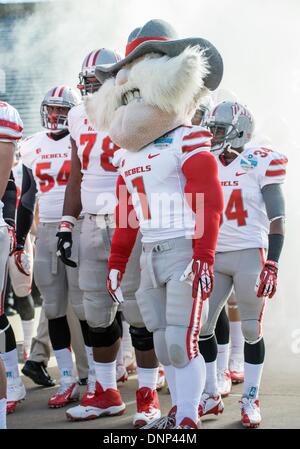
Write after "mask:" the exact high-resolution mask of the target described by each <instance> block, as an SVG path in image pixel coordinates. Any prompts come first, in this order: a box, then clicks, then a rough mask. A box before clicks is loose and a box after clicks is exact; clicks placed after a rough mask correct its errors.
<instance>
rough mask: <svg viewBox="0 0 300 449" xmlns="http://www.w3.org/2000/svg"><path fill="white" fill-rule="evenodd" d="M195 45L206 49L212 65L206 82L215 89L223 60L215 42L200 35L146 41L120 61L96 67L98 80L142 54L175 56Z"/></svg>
mask: <svg viewBox="0 0 300 449" xmlns="http://www.w3.org/2000/svg"><path fill="white" fill-rule="evenodd" d="M195 46H199V47H200V48H201V49H203V50H204V52H205V56H206V57H207V59H208V63H209V66H210V73H209V74H208V75H207V76H206V78H205V80H204V84H205V86H206V87H207V88H208V89H210V90H215V89H217V87H218V86H219V84H220V82H221V80H222V77H223V60H222V57H221V55H220V53H219V52H218V50H217V49H216V47H215V46H214V45H213V44H211V43H210V42H209V41H207V40H206V39H202V38H198V37H193V38H187V39H175V40H170V41H154V40H153V41H145V42H143V43H142V44H140V45H138V46H137V47H136V48H135V49H134V50H133V51H132V52H131V53H130V54H129V55H128V56H126V57H125V58H124V59H122V60H121V61H118V62H117V63H115V64H103V65H99V66H97V67H96V69H95V75H96V77H97V78H98V80H99V81H100V82H101V83H103V82H104V81H105V80H106V79H107V78H110V77H112V76H115V75H116V73H117V72H118V71H119V70H120V69H121V68H122V67H123V66H124V65H126V64H129V63H131V62H132V61H134V60H135V59H137V58H139V57H140V56H144V55H145V54H147V53H152V52H154V53H161V54H162V55H167V56H169V57H170V58H173V57H175V56H178V55H179V54H180V53H182V52H183V51H184V50H185V49H186V48H187V47H195Z"/></svg>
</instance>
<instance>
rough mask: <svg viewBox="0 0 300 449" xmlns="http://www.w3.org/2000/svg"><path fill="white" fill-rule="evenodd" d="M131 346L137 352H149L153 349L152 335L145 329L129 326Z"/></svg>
mask: <svg viewBox="0 0 300 449" xmlns="http://www.w3.org/2000/svg"><path fill="white" fill-rule="evenodd" d="M129 332H130V335H131V341H132V346H133V347H134V348H135V349H137V350H138V351H150V350H151V349H153V348H154V343H153V334H152V332H149V331H148V330H147V329H146V328H145V327H134V326H130V328H129Z"/></svg>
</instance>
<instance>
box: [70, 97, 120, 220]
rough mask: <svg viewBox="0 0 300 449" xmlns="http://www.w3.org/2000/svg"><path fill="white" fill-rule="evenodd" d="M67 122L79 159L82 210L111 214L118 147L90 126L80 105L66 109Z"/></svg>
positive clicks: (114, 198) (113, 202)
mask: <svg viewBox="0 0 300 449" xmlns="http://www.w3.org/2000/svg"><path fill="white" fill-rule="evenodd" d="M68 123H69V131H70V135H71V137H72V138H73V139H74V140H75V142H76V145H77V148H78V158H79V159H80V162H81V173H82V182H81V203H82V209H83V211H84V212H86V213H89V214H94V215H97V214H101V215H104V214H113V213H114V211H115V206H116V195H115V190H116V182H117V178H118V173H117V168H116V167H115V166H114V165H112V159H113V156H114V153H115V152H116V150H118V149H119V147H118V146H117V145H115V144H114V143H113V142H112V141H111V140H110V138H109V136H108V135H107V134H106V133H105V132H101V131H95V130H94V129H93V128H92V127H91V126H90V124H89V123H88V119H87V115H86V112H85V108H84V105H83V104H80V105H78V106H75V107H74V108H72V109H71V110H70V112H69V114H68Z"/></svg>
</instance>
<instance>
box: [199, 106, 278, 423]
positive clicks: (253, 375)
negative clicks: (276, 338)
mask: <svg viewBox="0 0 300 449" xmlns="http://www.w3.org/2000/svg"><path fill="white" fill-rule="evenodd" d="M207 124H208V127H209V129H210V130H211V132H212V134H213V141H212V145H213V148H212V149H213V151H214V154H215V156H216V160H217V163H218V167H219V174H220V179H221V184H222V186H223V192H224V198H225V210H224V214H223V222H222V225H221V228H220V233H219V239H218V245H217V254H216V264H215V288H214V291H213V294H212V296H211V298H210V304H209V317H208V321H207V323H206V324H205V326H204V327H203V328H202V330H201V345H200V347H201V352H202V353H203V355H204V358H205V361H206V368H207V377H206V379H207V380H206V385H205V389H204V391H205V393H204V395H203V397H202V400H201V405H200V414H201V415H205V414H208V413H215V414H218V413H220V412H222V411H223V403H222V400H221V398H220V395H219V394H218V387H217V375H216V372H217V371H216V358H217V346H216V340H215V336H214V331H215V326H216V321H217V319H218V316H219V314H220V312H221V310H222V308H223V307H224V305H225V303H226V301H227V299H228V298H229V296H230V293H231V291H232V289H233V287H234V290H235V295H236V301H237V304H238V307H239V311H240V316H241V322H242V332H243V336H244V339H245V346H244V357H245V363H244V369H245V381H244V385H243V394H242V398H241V401H240V404H241V422H242V424H243V425H244V426H246V427H257V426H259V424H260V422H261V413H260V406H259V386H260V381H261V376H262V370H263V363H264V357H265V345H264V339H263V333H262V320H263V313H264V309H265V305H266V302H267V300H268V298H273V296H274V295H275V293H276V289H277V274H278V261H279V257H280V253H281V250H282V246H283V240H284V219H285V218H284V217H285V205H284V197H283V193H282V189H281V184H282V183H283V182H284V180H285V175H286V164H287V158H286V157H285V156H284V155H282V154H280V153H277V152H275V151H272V150H271V149H269V148H261V147H258V146H254V147H251V145H250V144H249V146H248V147H245V145H246V144H247V143H248V142H249V141H250V140H251V137H252V134H253V128H254V120H253V116H252V114H251V113H250V111H249V110H248V109H247V108H246V107H244V106H242V105H241V104H239V103H236V102H230V101H225V102H222V103H220V104H218V105H217V106H216V107H215V108H214V110H213V112H212V114H211V116H210V117H209V120H208V123H207ZM266 250H267V256H266Z"/></svg>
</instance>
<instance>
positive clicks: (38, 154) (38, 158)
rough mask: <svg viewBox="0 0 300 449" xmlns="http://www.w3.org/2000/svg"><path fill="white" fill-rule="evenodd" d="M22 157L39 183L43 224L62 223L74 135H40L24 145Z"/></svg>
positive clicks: (38, 189)
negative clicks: (57, 138) (57, 137)
mask: <svg viewBox="0 0 300 449" xmlns="http://www.w3.org/2000/svg"><path fill="white" fill-rule="evenodd" d="M21 157H22V162H23V164H24V165H25V166H26V167H28V168H30V169H31V170H32V174H33V177H34V180H35V183H36V187H37V192H38V199H39V218H40V221H41V222H44V223H49V222H57V221H59V220H60V219H61V216H62V210H63V203H64V195H65V189H66V185H67V182H68V179H69V175H70V170H71V143H70V136H69V135H67V136H65V137H64V138H62V139H60V140H54V139H52V138H51V137H50V135H48V134H46V133H44V132H40V133H37V134H35V135H34V136H32V137H29V138H27V139H26V140H24V141H23V142H22V144H21Z"/></svg>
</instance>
